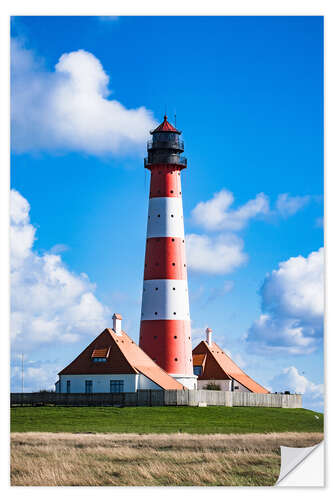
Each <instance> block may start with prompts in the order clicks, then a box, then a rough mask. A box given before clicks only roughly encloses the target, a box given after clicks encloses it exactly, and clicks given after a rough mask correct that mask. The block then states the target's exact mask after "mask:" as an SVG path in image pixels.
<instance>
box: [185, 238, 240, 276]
mask: <svg viewBox="0 0 333 500" xmlns="http://www.w3.org/2000/svg"><path fill="white" fill-rule="evenodd" d="M243 246H244V243H243V240H242V239H241V238H238V237H237V236H236V235H234V234H221V235H219V236H217V237H210V236H207V235H199V234H188V235H187V236H186V253H187V262H188V266H189V268H190V269H191V270H193V271H198V272H205V273H209V274H228V273H231V272H232V271H234V270H235V269H236V268H237V267H239V266H241V265H242V264H245V263H246V262H247V255H246V254H245V253H244V252H243Z"/></svg>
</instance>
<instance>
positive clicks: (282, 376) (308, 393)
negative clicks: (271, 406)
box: [270, 366, 324, 410]
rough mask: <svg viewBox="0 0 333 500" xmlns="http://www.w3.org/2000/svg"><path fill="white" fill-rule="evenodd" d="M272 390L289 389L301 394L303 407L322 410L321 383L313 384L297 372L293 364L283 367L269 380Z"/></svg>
mask: <svg viewBox="0 0 333 500" xmlns="http://www.w3.org/2000/svg"><path fill="white" fill-rule="evenodd" d="M270 384H271V386H272V392H284V391H290V392H291V393H297V394H302V395H303V407H304V408H309V409H313V408H318V409H320V410H322V407H323V403H324V402H323V398H324V386H323V384H314V383H313V382H311V381H310V380H308V379H307V378H306V377H305V376H304V375H303V374H301V373H299V371H298V370H297V368H295V366H289V367H288V368H284V369H283V370H282V372H281V373H279V374H278V375H276V376H275V377H274V378H273V379H272V380H271V381H270Z"/></svg>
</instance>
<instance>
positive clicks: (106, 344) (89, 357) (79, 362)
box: [59, 329, 137, 375]
mask: <svg viewBox="0 0 333 500" xmlns="http://www.w3.org/2000/svg"><path fill="white" fill-rule="evenodd" d="M98 351H99V352H100V353H105V351H107V353H108V356H107V357H106V361H105V362H104V363H96V362H94V360H93V359H94V355H95V354H96V352H98ZM116 373H119V374H122V373H123V374H127V373H137V370H135V368H134V367H133V366H132V365H131V364H130V363H129V362H128V361H127V359H126V358H125V356H124V355H123V353H122V351H121V349H120V348H119V346H118V344H117V342H115V341H114V339H113V337H112V336H111V335H110V331H109V330H108V329H105V330H104V331H103V332H102V333H101V334H100V335H98V337H96V338H95V340H93V341H92V342H91V344H89V345H88V347H86V348H85V349H84V351H82V352H81V354H79V355H78V357H77V358H75V359H74V361H72V362H71V363H70V364H69V365H68V366H66V368H64V369H63V370H62V371H61V372H60V373H59V375H93V374H96V375H98V374H116Z"/></svg>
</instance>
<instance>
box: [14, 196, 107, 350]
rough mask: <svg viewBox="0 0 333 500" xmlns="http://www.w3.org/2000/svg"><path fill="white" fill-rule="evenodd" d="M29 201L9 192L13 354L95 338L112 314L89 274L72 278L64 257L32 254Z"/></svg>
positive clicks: (32, 237)
mask: <svg viewBox="0 0 333 500" xmlns="http://www.w3.org/2000/svg"><path fill="white" fill-rule="evenodd" d="M29 210H30V206H29V203H28V201H27V200H26V199H25V198H24V197H23V196H21V194H20V193H18V192H17V191H15V190H12V191H11V335H12V342H13V346H12V347H13V349H14V350H18V349H20V350H23V351H24V352H26V351H27V350H30V349H33V348H35V347H36V346H40V345H43V344H45V343H52V342H57V341H61V342H75V341H77V340H78V339H80V338H81V337H82V336H85V335H87V336H88V335H90V336H93V335H96V334H97V333H99V332H100V331H101V329H103V328H105V327H106V326H107V325H108V322H109V319H110V313H109V310H108V308H106V307H105V306H104V305H103V304H101V303H100V302H99V301H98V299H97V298H96V296H95V294H94V290H95V285H94V284H93V283H91V282H90V281H89V279H88V277H87V276H86V275H85V274H80V275H77V274H75V273H73V272H71V271H70V270H69V269H67V267H66V266H65V264H64V263H63V261H62V259H61V257H60V255H55V254H51V253H47V252H46V253H44V254H42V255H39V254H38V253H37V252H36V251H34V249H33V242H34V238H35V233H36V229H35V228H34V227H33V225H32V224H31V222H30V218H29Z"/></svg>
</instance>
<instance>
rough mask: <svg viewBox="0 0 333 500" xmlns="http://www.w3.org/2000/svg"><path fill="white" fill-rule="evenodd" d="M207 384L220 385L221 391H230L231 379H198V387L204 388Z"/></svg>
mask: <svg viewBox="0 0 333 500" xmlns="http://www.w3.org/2000/svg"><path fill="white" fill-rule="evenodd" d="M207 384H215V385H219V386H220V390H221V391H231V380H229V379H227V380H198V389H204V388H205V386H206V385H207Z"/></svg>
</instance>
